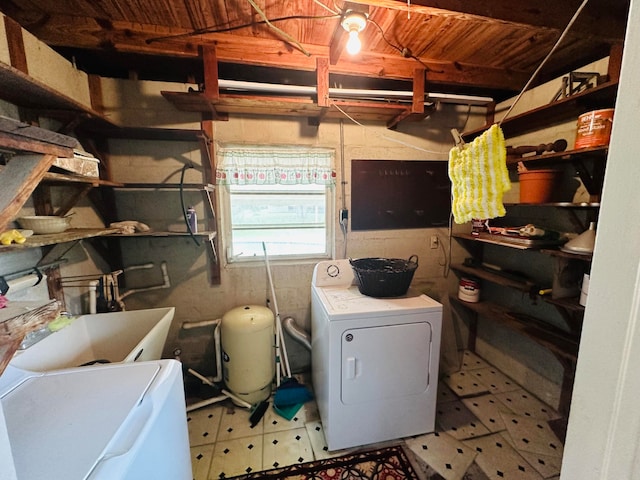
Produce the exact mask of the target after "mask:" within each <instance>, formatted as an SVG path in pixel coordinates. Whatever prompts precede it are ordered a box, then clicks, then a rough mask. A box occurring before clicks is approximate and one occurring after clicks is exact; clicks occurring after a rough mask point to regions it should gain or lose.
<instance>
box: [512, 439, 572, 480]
mask: <svg viewBox="0 0 640 480" xmlns="http://www.w3.org/2000/svg"><path fill="white" fill-rule="evenodd" d="M500 435H502V437H503V438H504V439H505V440H506V441H507V442H509V445H511V446H512V447H514V448H516V446H515V442H514V441H513V439H512V438H511V436H510V435H509V432H508V431H504V432H500ZM518 453H519V454H520V455H522V458H524V459H525V460H526V461H527V463H528V464H529V465H531V466H532V467H533V468H534V469H535V470H536V471H537V472H538V473H539V474H540V475H542V477H544V478H551V479H553V478H556V477H558V476H559V475H560V468H561V467H562V457H557V456H549V455H541V454H539V453H531V452H527V451H525V450H518Z"/></svg>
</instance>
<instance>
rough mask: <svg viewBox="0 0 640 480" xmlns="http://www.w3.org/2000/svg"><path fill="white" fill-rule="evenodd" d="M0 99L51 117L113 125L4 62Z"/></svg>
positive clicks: (2, 64) (0, 74)
mask: <svg viewBox="0 0 640 480" xmlns="http://www.w3.org/2000/svg"><path fill="white" fill-rule="evenodd" d="M0 98H2V99H3V100H6V101H8V102H10V103H13V104H14V105H17V106H20V107H24V108H31V109H37V110H38V111H40V112H42V111H46V112H47V113H48V114H49V116H52V117H61V118H62V117H64V118H68V117H69V116H70V115H73V116H75V117H83V118H84V119H85V121H87V122H91V123H95V124H98V125H113V124H112V123H111V122H110V121H109V120H108V119H107V118H106V117H104V116H103V115H102V114H101V113H99V112H97V111H95V110H93V109H91V108H89V107H87V106H85V105H83V104H81V103H80V102H78V101H76V100H74V99H72V98H70V97H68V96H66V95H64V94H62V93H60V92H58V91H56V90H54V89H52V88H51V87H49V86H48V85H45V84H44V83H42V82H40V81H38V80H36V79H34V78H32V77H30V76H29V75H27V74H25V73H23V72H21V71H20V70H18V69H16V68H14V67H12V66H11V65H8V64H6V63H4V62H0Z"/></svg>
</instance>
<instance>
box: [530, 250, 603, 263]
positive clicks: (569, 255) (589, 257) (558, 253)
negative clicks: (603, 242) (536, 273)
mask: <svg viewBox="0 0 640 480" xmlns="http://www.w3.org/2000/svg"><path fill="white" fill-rule="evenodd" d="M540 252H541V253H544V254H545V255H551V256H552V257H560V258H567V259H570V260H582V261H585V262H590V261H591V260H593V254H591V253H589V254H580V253H571V252H566V251H564V250H551V249H547V248H543V249H541V250H540Z"/></svg>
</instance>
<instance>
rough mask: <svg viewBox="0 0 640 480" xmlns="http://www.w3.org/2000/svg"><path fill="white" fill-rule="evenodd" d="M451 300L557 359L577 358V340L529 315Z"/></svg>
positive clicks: (493, 305)
mask: <svg viewBox="0 0 640 480" xmlns="http://www.w3.org/2000/svg"><path fill="white" fill-rule="evenodd" d="M450 298H451V300H452V301H453V302H454V303H455V304H457V305H460V306H462V307H464V308H466V309H468V310H471V311H473V312H475V313H476V314H478V315H480V316H482V317H483V318H487V319H488V320H491V321H493V322H496V323H498V324H500V325H502V326H504V327H507V328H509V329H511V330H514V331H516V332H519V333H521V334H523V335H525V336H527V337H528V338H530V339H531V340H533V341H535V342H536V343H538V344H539V345H541V346H543V347H545V348H547V349H548V350H549V351H551V352H552V353H553V354H554V355H556V356H557V357H561V358H564V359H567V360H570V361H572V362H575V360H576V359H577V356H578V344H579V341H580V340H579V338H576V337H574V336H572V335H571V334H570V333H568V332H564V331H563V330H560V329H559V328H556V327H554V326H553V325H550V324H548V323H546V322H544V321H543V320H540V319H537V318H535V317H531V316H529V315H525V314H520V313H517V312H512V311H510V310H508V309H506V308H505V307H503V306H501V305H498V304H495V303H492V302H486V301H483V302H478V303H469V302H464V301H462V300H460V299H458V298H457V297H455V296H450Z"/></svg>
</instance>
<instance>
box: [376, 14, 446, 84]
mask: <svg viewBox="0 0 640 480" xmlns="http://www.w3.org/2000/svg"><path fill="white" fill-rule="evenodd" d="M367 21H368V22H370V23H372V24H373V25H375V26H376V28H377V29H378V30H379V31H380V35H382V39H383V40H384V41H385V43H386V44H387V45H389V46H390V47H391V48H393V49H395V50H397V51H398V52H400V55H401V56H402V57H404V58H412V59H414V60H415V61H417V62H418V63H419V64H420V65H422V66H423V67H424V68H425V69H426V70H427V72H432V73H444V70H434V69H433V68H431V67H430V66H429V65H427V64H426V63H424V62H423V61H422V60H421V59H420V58H418V57H416V56H415V55H414V54H413V52H412V51H411V49H410V48H409V47H401V46H399V45H396V44H394V43H393V42H391V41H390V40H389V39H388V38H387V36H386V35H385V33H384V30H383V29H382V27H381V26H380V25H378V23H377V22H376V21H375V20H372V19H371V18H367Z"/></svg>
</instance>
